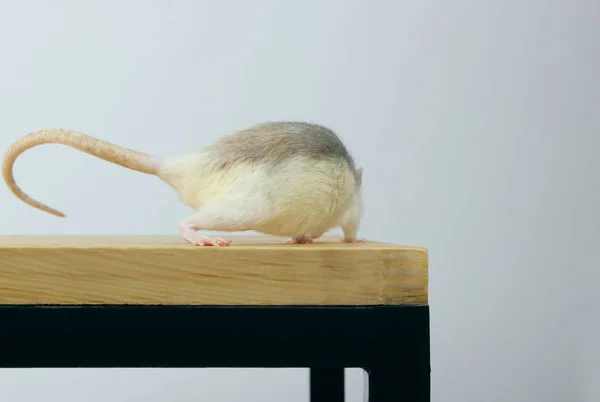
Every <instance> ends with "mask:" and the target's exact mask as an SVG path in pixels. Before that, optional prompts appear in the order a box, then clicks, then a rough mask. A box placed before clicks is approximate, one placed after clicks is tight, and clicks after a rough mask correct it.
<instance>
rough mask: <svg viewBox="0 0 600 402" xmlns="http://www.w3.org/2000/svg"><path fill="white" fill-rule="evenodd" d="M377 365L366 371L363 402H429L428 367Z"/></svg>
mask: <svg viewBox="0 0 600 402" xmlns="http://www.w3.org/2000/svg"><path fill="white" fill-rule="evenodd" d="M401 365H402V362H398V365H397V366H391V365H390V366H377V367H373V368H371V369H369V370H367V372H368V381H366V382H365V386H366V387H367V389H366V392H365V402H401V401H402V402H430V370H429V367H420V368H411V367H406V368H400V367H399V366H401Z"/></svg>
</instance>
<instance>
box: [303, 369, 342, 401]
mask: <svg viewBox="0 0 600 402" xmlns="http://www.w3.org/2000/svg"><path fill="white" fill-rule="evenodd" d="M310 402H344V369H343V368H311V369H310Z"/></svg>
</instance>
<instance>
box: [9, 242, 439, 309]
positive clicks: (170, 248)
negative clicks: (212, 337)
mask: <svg viewBox="0 0 600 402" xmlns="http://www.w3.org/2000/svg"><path fill="white" fill-rule="evenodd" d="M227 238H228V239H230V240H232V241H233V243H232V245H231V246H230V247H193V246H191V245H189V244H187V243H186V242H185V241H183V239H181V237H179V236H0V304H4V305H6V304H151V305H157V304H158V305H174V304H178V305H383V304H389V305H400V304H407V305H423V304H427V302H428V297H427V290H428V253H427V249H424V248H419V247H409V246H401V245H394V244H387V243H383V242H375V241H368V242H366V243H355V244H342V243H339V241H338V238H337V237H324V238H322V239H319V240H318V241H316V242H315V243H313V244H297V245H289V244H285V243H284V239H282V238H273V237H268V236H229V237H227Z"/></svg>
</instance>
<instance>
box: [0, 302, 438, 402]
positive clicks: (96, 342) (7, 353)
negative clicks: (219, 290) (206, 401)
mask: <svg viewBox="0 0 600 402" xmlns="http://www.w3.org/2000/svg"><path fill="white" fill-rule="evenodd" d="M0 367H4V368H16V367H19V368H23V367H308V368H310V369H311V377H310V379H311V401H312V402H324V401H327V402H343V400H344V368H350V367H361V368H364V369H365V370H366V371H367V372H368V373H369V381H368V394H369V401H370V402H391V401H394V402H395V401H407V402H429V401H430V355H429V307H428V306H368V307H337V306H330V307H329V306H328V307H320V306H319V307H297V306H268V307H252V306H112V305H102V306H0Z"/></svg>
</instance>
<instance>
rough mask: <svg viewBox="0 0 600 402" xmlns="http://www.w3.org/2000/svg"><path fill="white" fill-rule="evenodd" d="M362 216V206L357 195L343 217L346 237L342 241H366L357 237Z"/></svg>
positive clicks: (343, 228)
mask: <svg viewBox="0 0 600 402" xmlns="http://www.w3.org/2000/svg"><path fill="white" fill-rule="evenodd" d="M360 218H361V206H360V199H359V198H358V197H357V198H355V199H354V201H353V203H352V205H351V206H350V207H349V208H348V210H347V211H346V213H345V214H344V217H343V219H342V225H341V226H342V230H343V231H344V238H343V239H342V240H341V241H342V243H363V242H365V241H366V240H363V239H358V238H357V234H358V227H359V225H360Z"/></svg>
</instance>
